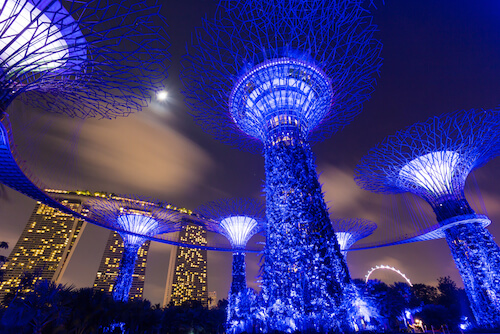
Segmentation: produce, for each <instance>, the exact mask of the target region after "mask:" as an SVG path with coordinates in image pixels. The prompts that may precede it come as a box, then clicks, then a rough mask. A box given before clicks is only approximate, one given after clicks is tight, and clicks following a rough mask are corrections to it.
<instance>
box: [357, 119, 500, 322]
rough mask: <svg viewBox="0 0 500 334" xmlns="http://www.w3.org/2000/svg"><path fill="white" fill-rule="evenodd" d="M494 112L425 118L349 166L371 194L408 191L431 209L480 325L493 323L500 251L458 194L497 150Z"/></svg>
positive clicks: (498, 308) (499, 316) (498, 316)
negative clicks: (423, 121) (425, 119)
mask: <svg viewBox="0 0 500 334" xmlns="http://www.w3.org/2000/svg"><path fill="white" fill-rule="evenodd" d="M498 119H499V113H498V111H496V110H493V111H491V110H479V111H475V110H470V111H460V112H456V113H452V114H445V115H442V116H440V117H433V118H431V119H430V120H429V121H427V122H425V123H418V124H415V125H413V126H411V127H409V128H407V129H406V130H403V131H400V132H398V133H397V134H396V135H394V136H391V137H388V138H387V139H385V140H384V141H383V142H382V143H381V144H379V145H378V146H376V147H375V148H373V149H371V150H370V152H369V153H368V154H367V155H366V156H365V157H364V158H363V159H362V161H361V162H360V163H359V165H358V166H357V168H356V172H355V178H356V182H357V184H358V185H359V186H360V187H362V188H364V189H366V190H370V191H372V192H378V193H388V194H393V193H403V192H410V193H413V194H415V195H417V196H420V197H422V198H423V199H424V200H426V201H427V202H428V203H429V204H430V205H431V207H432V209H433V210H434V213H435V214H436V217H437V221H438V223H439V225H440V226H441V227H440V228H441V230H442V231H443V233H444V236H445V237H446V241H447V243H448V246H449V247H450V249H451V253H452V256H453V259H454V260H455V264H456V266H457V268H458V271H459V272H460V275H461V277H462V280H463V282H464V287H465V291H466V293H467V296H468V298H469V300H470V303H471V307H472V310H473V312H474V315H475V317H476V320H477V322H478V325H480V326H482V327H499V326H500V250H499V247H498V245H497V244H496V243H495V241H494V240H493V237H492V235H491V234H490V233H489V232H488V231H487V230H486V228H485V225H487V224H488V223H489V219H487V217H485V216H483V215H478V214H476V213H475V212H474V211H473V209H472V208H471V207H470V205H469V203H468V202H467V200H466V198H465V194H464V187H465V181H466V178H467V176H468V175H469V173H470V172H471V171H472V170H473V169H475V168H478V167H480V166H482V165H483V164H485V163H486V162H487V161H488V160H490V159H491V158H493V157H495V156H496V155H498V153H499V148H500V141H499V139H498V131H499V129H498Z"/></svg>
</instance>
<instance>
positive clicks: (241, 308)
mask: <svg viewBox="0 0 500 334" xmlns="http://www.w3.org/2000/svg"><path fill="white" fill-rule="evenodd" d="M196 211H197V212H198V213H200V214H201V215H203V216H205V217H207V218H209V219H212V222H209V223H208V224H207V228H208V230H209V231H212V232H216V233H220V234H222V235H224V236H225V237H226V238H227V239H228V240H229V242H230V243H231V246H232V247H233V250H234V251H233V270H232V282H231V289H230V291H229V305H228V309H227V324H226V326H227V331H228V332H229V333H240V332H244V331H248V330H250V331H251V330H252V328H251V323H250V320H251V318H252V315H251V314H250V308H249V307H245V306H248V305H244V304H245V303H244V301H243V299H245V296H246V294H247V291H246V290H247V283H246V274H245V251H244V250H245V246H246V244H247V242H248V240H250V238H251V237H252V236H253V235H255V234H256V233H259V232H262V231H263V230H264V228H265V223H264V220H265V218H264V216H265V206H264V204H263V203H262V202H260V201H258V200H254V199H241V198H240V199H223V200H219V201H213V202H210V203H207V204H205V205H203V206H201V207H200V208H198V209H197V210H196Z"/></svg>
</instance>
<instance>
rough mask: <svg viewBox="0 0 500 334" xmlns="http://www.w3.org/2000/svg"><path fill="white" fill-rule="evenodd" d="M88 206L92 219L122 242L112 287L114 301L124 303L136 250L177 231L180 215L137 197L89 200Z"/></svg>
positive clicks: (129, 284) (127, 294) (179, 227)
mask: <svg viewBox="0 0 500 334" xmlns="http://www.w3.org/2000/svg"><path fill="white" fill-rule="evenodd" d="M87 205H88V207H89V214H90V217H91V218H92V219H94V220H96V221H98V222H99V223H101V224H104V225H107V226H109V227H111V228H112V227H115V228H116V230H117V231H118V233H119V234H120V236H121V237H122V239H123V246H124V249H123V256H122V259H121V261H120V269H119V273H118V276H117V278H116V283H115V285H114V287H113V298H114V299H115V300H121V301H127V300H128V296H129V291H130V287H131V286H132V275H133V273H134V266H135V261H136V259H137V252H138V250H139V248H140V247H141V246H142V244H143V243H144V242H145V241H146V240H147V238H148V237H153V236H155V235H157V234H163V233H170V232H177V231H180V229H181V225H182V223H181V219H180V213H179V212H177V211H174V210H171V209H167V208H166V206H165V205H164V203H162V202H153V201H150V200H145V199H138V198H125V197H113V198H112V199H109V198H108V199H105V198H103V199H98V198H91V199H89V200H88V202H87ZM127 232H130V233H127Z"/></svg>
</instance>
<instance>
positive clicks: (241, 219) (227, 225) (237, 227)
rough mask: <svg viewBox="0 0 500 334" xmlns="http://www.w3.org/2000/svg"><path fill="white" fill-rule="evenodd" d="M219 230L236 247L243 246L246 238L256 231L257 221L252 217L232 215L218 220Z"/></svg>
mask: <svg viewBox="0 0 500 334" xmlns="http://www.w3.org/2000/svg"><path fill="white" fill-rule="evenodd" d="M219 226H220V229H221V232H222V233H223V234H224V235H225V236H226V237H227V238H228V240H229V242H230V243H231V246H233V248H236V249H241V248H245V246H246V244H247V242H248V240H250V238H251V237H252V236H253V235H254V234H255V233H256V232H257V227H258V222H257V220H255V219H254V218H252V217H247V216H232V217H228V218H224V219H222V220H221V222H220V225H219Z"/></svg>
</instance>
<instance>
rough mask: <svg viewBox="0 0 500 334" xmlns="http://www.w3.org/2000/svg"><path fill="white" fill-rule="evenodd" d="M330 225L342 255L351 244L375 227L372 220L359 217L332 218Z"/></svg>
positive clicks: (371, 231) (368, 233)
mask: <svg viewBox="0 0 500 334" xmlns="http://www.w3.org/2000/svg"><path fill="white" fill-rule="evenodd" d="M332 226H333V229H334V230H335V236H336V237H337V241H338V242H339V245H340V249H341V250H342V253H343V254H344V256H346V255H347V250H348V249H349V248H351V246H352V245H354V244H355V243H356V242H358V241H359V240H361V239H363V238H366V237H367V236H369V235H370V234H372V233H373V231H375V229H376V228H377V224H375V223H374V222H372V221H369V220H366V219H361V218H337V219H332Z"/></svg>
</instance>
